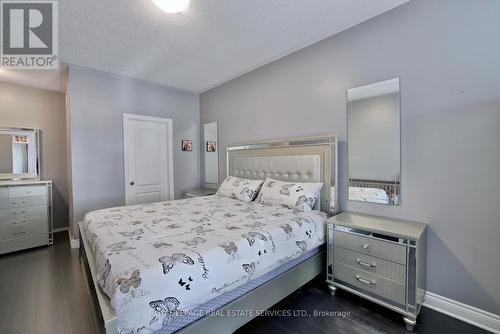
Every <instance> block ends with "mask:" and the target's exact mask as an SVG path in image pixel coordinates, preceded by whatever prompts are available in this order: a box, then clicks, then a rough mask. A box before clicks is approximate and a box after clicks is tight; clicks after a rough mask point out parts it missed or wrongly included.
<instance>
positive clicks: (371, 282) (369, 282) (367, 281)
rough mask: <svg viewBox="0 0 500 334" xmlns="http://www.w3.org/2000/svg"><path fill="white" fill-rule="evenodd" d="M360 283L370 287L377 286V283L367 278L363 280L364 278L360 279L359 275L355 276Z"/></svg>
mask: <svg viewBox="0 0 500 334" xmlns="http://www.w3.org/2000/svg"><path fill="white" fill-rule="evenodd" d="M354 277H355V278H356V279H357V280H358V281H360V282H361V283H365V284H368V285H375V281H370V280H368V279H366V278H363V277H360V276H359V275H356V276H354Z"/></svg>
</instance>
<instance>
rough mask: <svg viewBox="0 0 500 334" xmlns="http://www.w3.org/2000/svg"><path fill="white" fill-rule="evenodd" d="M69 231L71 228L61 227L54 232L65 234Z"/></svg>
mask: <svg viewBox="0 0 500 334" xmlns="http://www.w3.org/2000/svg"><path fill="white" fill-rule="evenodd" d="M68 230H69V227H59V228H55V229H54V230H53V231H52V232H54V233H58V232H64V231H68Z"/></svg>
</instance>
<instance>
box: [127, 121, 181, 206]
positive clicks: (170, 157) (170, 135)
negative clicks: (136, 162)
mask: <svg viewBox="0 0 500 334" xmlns="http://www.w3.org/2000/svg"><path fill="white" fill-rule="evenodd" d="M127 120H140V121H148V122H157V123H164V124H167V131H168V134H167V135H168V143H167V147H168V169H169V171H168V181H167V182H168V187H167V191H168V197H169V198H168V199H169V200H173V199H174V143H173V142H174V126H173V120H172V119H171V118H163V117H153V116H144V115H136V114H128V113H123V164H124V182H125V187H127V186H126V182H128V180H125V176H126V175H128V163H127V162H128V152H127V149H126V146H125V145H126V138H127V130H126V127H125V121H127ZM127 197H128V195H127V190H126V188H125V203H126V204H127V205H129V199H128V198H127Z"/></svg>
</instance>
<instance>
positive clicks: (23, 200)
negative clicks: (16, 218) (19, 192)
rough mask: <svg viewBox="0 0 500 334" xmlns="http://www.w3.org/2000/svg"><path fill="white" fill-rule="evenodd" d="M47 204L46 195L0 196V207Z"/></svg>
mask: <svg viewBox="0 0 500 334" xmlns="http://www.w3.org/2000/svg"><path fill="white" fill-rule="evenodd" d="M36 205H47V196H33V197H17V198H16V197H14V198H0V209H10V208H20V207H25V206H36Z"/></svg>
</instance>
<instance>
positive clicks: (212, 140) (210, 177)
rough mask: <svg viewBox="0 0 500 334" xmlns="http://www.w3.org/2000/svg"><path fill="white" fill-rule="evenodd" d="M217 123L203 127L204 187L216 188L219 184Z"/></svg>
mask: <svg viewBox="0 0 500 334" xmlns="http://www.w3.org/2000/svg"><path fill="white" fill-rule="evenodd" d="M217 136H218V135H217V122H211V123H206V124H204V125H203V150H204V164H205V186H207V187H214V188H216V187H217V185H218V183H219V143H218V140H217V139H218V138H217Z"/></svg>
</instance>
